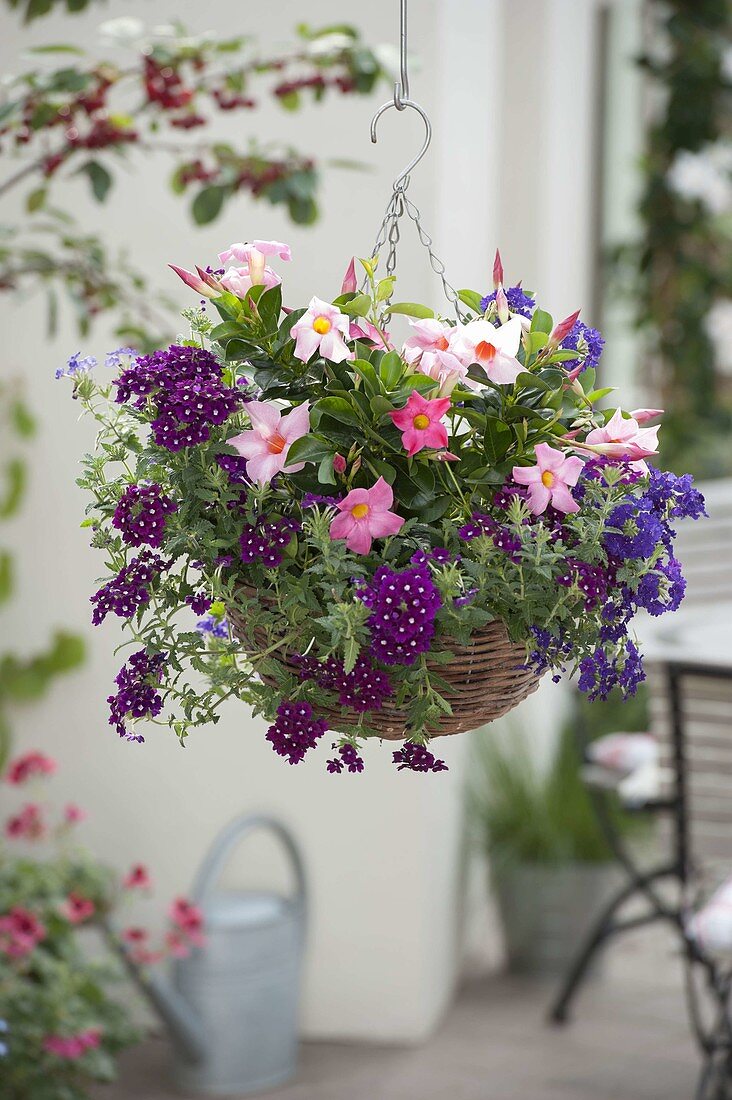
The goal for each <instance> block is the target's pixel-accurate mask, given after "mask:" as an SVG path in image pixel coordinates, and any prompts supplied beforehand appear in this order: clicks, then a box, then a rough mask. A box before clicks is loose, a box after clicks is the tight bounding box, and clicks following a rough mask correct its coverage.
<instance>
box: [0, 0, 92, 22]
mask: <svg viewBox="0 0 732 1100" xmlns="http://www.w3.org/2000/svg"><path fill="white" fill-rule="evenodd" d="M5 2H6V4H7V5H8V7H9V8H11V9H12V10H13V11H20V12H22V13H23V20H24V22H26V23H32V22H33V20H34V19H40V18H41V16H44V15H48V14H49V13H50V12H52V11H53V10H54V8H64V9H65V11H66V12H68V14H69V15H74V14H76V13H77V12H81V11H86V9H87V8H88V7H89V5H90V3H93V2H94V0H5Z"/></svg>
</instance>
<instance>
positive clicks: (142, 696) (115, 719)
mask: <svg viewBox="0 0 732 1100" xmlns="http://www.w3.org/2000/svg"><path fill="white" fill-rule="evenodd" d="M167 657H168V655H167V653H156V654H153V655H150V654H149V653H148V652H147V650H145V649H139V650H138V651H137V653H133V654H132V656H131V657H130V659H129V660H128V661H127V663H126V664H125V665H123V666H122V668H121V669H120V671H119V673H118V674H117V676H116V677H115V681H114V682H115V684H116V685H117V688H118V690H117V694H116V695H110V696H109V697H108V699H107V702H108V703H109V724H110V726H114V727H115V729H116V730H117V733H118V734H119V735H120V737H124V738H125V739H126V740H127V741H144V740H145V738H144V737H143V736H142V734H140V733H137V734H136V733H134V732H132V731H131V730H130V729H128V728H127V725H126V723H127V722H128V721H130V720H131V721H133V722H134V721H136V720H137V719H138V718H155V717H156V716H157V715H158V714H160V711H161V710H162V707H163V700H162V696H161V694H160V692H159V691H158V689H157V687H156V685H157V684H159V683H160V680H161V678H162V669H163V665H164V664H165V662H166V660H167Z"/></svg>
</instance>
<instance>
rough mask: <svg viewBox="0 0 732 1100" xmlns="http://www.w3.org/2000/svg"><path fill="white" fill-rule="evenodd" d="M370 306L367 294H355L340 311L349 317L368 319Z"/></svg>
mask: <svg viewBox="0 0 732 1100" xmlns="http://www.w3.org/2000/svg"><path fill="white" fill-rule="evenodd" d="M371 305H372V302H371V298H370V296H369V295H368V294H357V295H356V297H355V298H352V299H351V301H350V302H346V303H345V305H344V306H343V307H342V309H343V312H344V313H347V314H348V315H349V316H350V317H368V315H369V313H370V311H371Z"/></svg>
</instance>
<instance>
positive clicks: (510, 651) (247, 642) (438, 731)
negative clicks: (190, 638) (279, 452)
mask: <svg viewBox="0 0 732 1100" xmlns="http://www.w3.org/2000/svg"><path fill="white" fill-rule="evenodd" d="M228 618H229V621H230V622H231V624H232V626H233V628H234V632H235V633H236V636H237V637H238V638H239V640H240V641H241V642H242V645H243V646H244V649H245V650H246V652H248V653H252V654H253V653H256V652H257V651H258V650H261V648H262V645H263V644H264V639H263V638H258V637H257V633H258V632H257V631H256V630H251V629H248V628H247V624H246V621H245V620H244V618H243V617H242V616H241V615H239V614H237V613H236V612H235V611H233V610H230V611H229V612H228ZM449 648H450V652H451V653H452V654H453V655H454V657H453V660H452V661H450V663H449V664H447V665H435V666H434V668H435V672H437V673H438V674H439V676H440V677H441V678H442V679H443V680H445V681H446V682H447V683H448V684H449V685H450V689H449V690H446V691H444V692H443V693H442V694H443V695H444V698H445V699H447V701H448V703H449V704H450V706H451V707H452V714H451V715H445V716H444V717H443V718H442V720H441V722H440V725H439V726H438V727H436V728H435V729H428V731H427V732H428V733H429V734H430V735H431V736H432V737H440V736H446V735H447V734H450V733H464V732H465V731H466V730H474V729H477V728H478V727H479V726H483V725H485V724H486V723H487V722H492V721H494V719H496V718H500V717H501V716H502V715H503V714H507V713H508V712H509V711H510V710H513V708H514V707H516V706H518V704H519V703H521V702H522V701H523V700H524V699H526V697H527V696H528V695H531V693H532V692H534V691H536V689H537V687H538V686H539V677H538V676H537V674H536V673H535V672H533V671H532V670H531V669H527V668H526V650H525V649H524V647H523V646H521V645H517V644H516V643H514V642H512V641H511V640H510V638H509V637H508V634H507V633H506V628H505V627H504V625H503V623H500V622H495V623H490V624H489V625H488V626H487V627H485V629H484V630H480V631H477V632H476V633H475V634H474V635H473V637H472V639H471V641H470V644H469V645H467V646H461V645H456V644H454V645H451V646H450V647H449ZM293 656H294V655H293V654H287V653H276V654H272V657H273V659H275V660H277V661H278V662H279V663H280V664H281V665H283V666H284V667H285V668H287V669H289V670H290V671H292V672H294V673H295V675H297V666H296V665H295V663H294V661H293V659H292V658H293ZM427 664H428V665H429V664H430V662H429V659H428V661H427ZM260 675H261V673H260ZM262 680H263V681H264V682H265V683H266V684H268V685H269V686H272V687H274V686H276V681H275V680H274V679H273V678H271V677H268V676H266V675H262ZM322 713H323V716H324V717H326V718H327V719H328V720H329V721H330V723H331V725H330V728H331V729H332V730H335V731H338V730H339V728H340V726H341V725H342V724H343V723H344V722H346V721H347V719H346V717H345V713H346V712H345V711H342V710H340V709H339V708H327V707H323V708H322ZM369 724H370V725H372V726H374V727H375V728H376V729H378V731H379V734H380V736H381V737H383V738H384V739H385V740H387V741H401V740H403V738H405V737H407V736H408V732H407V728H406V724H407V715H406V713H405V711H404V710H402V709H401V708H399V707H396V706H393V705H390V704H389V703H388V702H386V703H385V704H384V705H383V706H382V707H381V708H380V709H379V710H376V711H371V712H370V713H369Z"/></svg>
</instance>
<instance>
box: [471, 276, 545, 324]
mask: <svg viewBox="0 0 732 1100" xmlns="http://www.w3.org/2000/svg"><path fill="white" fill-rule="evenodd" d="M504 290H505V294H506V301H507V302H508V308H509V309H510V310H511V313H518V314H519V315H520V316H521V317H531V314H532V313H533V312H534V310H535V309H536V299H535V298H533V297H532V295H531V294H527V293H526V291H525V290H524V289H523V287H522V286H521V284H520V283H519V284H518V285H517V286H509V287H507V288H504ZM496 293H497V291H495V290H494V291H492V292H491V293H490V294H486V296H485V298H481V301H480V308H481V309H482V310H483V312H484V313H485V311H486V310H487V309H488V306H489V305H490V304H491V302H495V300H496Z"/></svg>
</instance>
